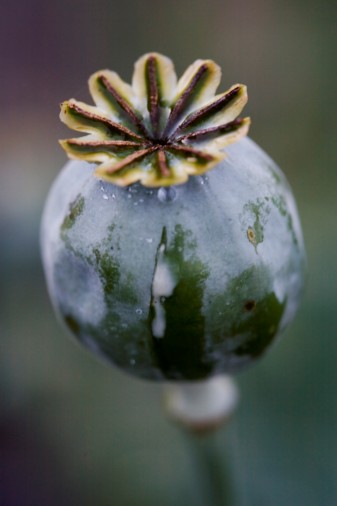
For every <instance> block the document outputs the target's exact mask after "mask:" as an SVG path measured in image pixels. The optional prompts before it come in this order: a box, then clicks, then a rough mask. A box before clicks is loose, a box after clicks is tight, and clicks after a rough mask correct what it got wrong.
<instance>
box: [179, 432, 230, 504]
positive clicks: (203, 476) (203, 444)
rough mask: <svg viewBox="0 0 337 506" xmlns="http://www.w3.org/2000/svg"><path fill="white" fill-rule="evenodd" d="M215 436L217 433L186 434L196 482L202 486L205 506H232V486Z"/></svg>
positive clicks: (219, 443) (220, 447)
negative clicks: (194, 468) (193, 463)
mask: <svg viewBox="0 0 337 506" xmlns="http://www.w3.org/2000/svg"><path fill="white" fill-rule="evenodd" d="M217 435H218V434H217V432H213V433H210V434H207V435H198V434H193V433H188V434H187V439H188V443H189V446H190V447H191V451H192V455H193V461H194V462H195V466H196V482H197V483H200V484H202V488H203V495H204V504H205V506H233V493H232V484H231V480H230V476H229V473H228V470H227V469H225V466H224V455H223V453H224V452H223V449H222V445H221V441H219V439H218V437H217ZM226 467H227V466H226Z"/></svg>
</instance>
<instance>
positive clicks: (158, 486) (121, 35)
mask: <svg viewBox="0 0 337 506" xmlns="http://www.w3.org/2000/svg"><path fill="white" fill-rule="evenodd" d="M336 26H337V5H336V3H335V2H334V1H332V0H331V1H329V0H322V1H321V2H317V1H313V0H293V1H292V2H290V1H286V0H284V1H281V0H270V1H267V0H251V1H249V0H237V1H235V2H229V1H224V0H221V1H220V0H208V1H206V0H193V1H192V0H174V1H170V0H167V1H166V2H159V1H155V0H142V1H131V0H124V1H123V2H117V1H116V0H95V1H91V0H81V1H80V0H72V1H71V2H66V1H65V0H59V1H58V2H45V1H43V0H30V1H28V2H24V1H23V0H17V1H16V2H10V1H9V0H4V1H3V3H2V8H1V17H0V41H1V44H0V47H1V49H0V69H1V73H0V83H1V96H0V102H1V114H2V121H1V124H0V131H1V134H0V149H1V162H0V170H1V172H0V174H1V184H0V193H1V199H0V230H1V248H0V257H1V261H0V272H1V285H0V290H1V304H0V312H1V320H0V331H1V341H0V343H1V356H0V361H1V363H0V383H1V385H0V388H1V397H0V454H1V458H0V460H1V464H0V465H1V469H0V504H1V506H21V505H22V506H31V505H32V506H33V505H34V506H36V505H39V504H44V505H46V506H54V505H55V506H56V505H57V506H59V505H63V506H68V505H77V504H81V505H83V506H89V505H94V504H95V505H100V506H110V505H114V506H135V505H137V506H141V505H146V506H152V505H153V506H155V505H158V504H160V505H162V506H173V505H174V506H180V505H187V504H188V505H196V506H206V505H207V506H211V505H210V504H209V502H208V500H207V498H206V496H205V494H204V491H203V490H202V486H201V484H200V480H199V478H198V475H197V469H196V463H195V461H194V458H193V454H191V452H190V448H189V446H188V445H187V444H186V442H185V441H184V437H183V434H182V433H181V432H180V430H178V428H177V427H176V426H174V425H172V424H171V423H170V422H169V421H167V420H166V418H165V416H164V414H163V412H162V406H161V391H160V387H159V386H158V385H154V384H150V383H146V382H143V381H137V380H135V379H133V378H130V377H128V376H126V375H124V374H123V373H121V372H119V371H117V370H112V369H109V368H108V367H107V366H103V365H102V364H101V363H100V362H99V361H98V360H96V359H95V358H93V357H92V356H90V355H89V354H88V353H87V352H86V351H84V350H82V349H81V348H80V347H79V346H77V345H75V344H74V343H73V342H72V341H71V339H69V337H68V336H67V335H66V334H65V332H64V331H63V329H62V328H61V327H60V326H59V325H58V323H57V322H56V320H55V317H54V315H53V312H52V309H51V306H50V303H49V300H48V296H47V293H46V288H45V283H44V279H43V274H42V270H41V263H40V254H39V221H40V216H41V212H42V208H43V203H44V200H45V197H46V194H47V192H48V188H49V186H50V184H51V183H52V181H53V179H54V178H55V177H56V175H57V174H58V172H59V170H60V168H61V167H62V165H63V164H64V163H65V161H66V159H65V155H64V153H63V152H62V151H61V149H60V148H59V146H58V143H57V139H59V138H62V137H64V136H67V135H68V131H67V129H66V128H65V127H64V126H63V125H62V124H61V123H60V122H59V119H58V114H59V103H60V102H61V101H62V100H64V99H68V98H70V97H75V98H77V99H79V100H84V101H86V100H89V101H90V99H89V96H88V91H87V86H86V81H87V78H88V76H89V75H90V74H91V73H92V72H93V71H95V70H98V69H100V68H106V67H107V68H112V69H114V70H117V71H118V72H119V73H120V74H121V76H122V77H123V78H124V79H125V80H127V81H129V80H130V77H131V73H132V67H133V62H134V61H135V60H136V59H137V58H138V57H139V56H140V55H141V54H143V53H144V52H147V51H151V50H156V51H159V52H162V53H164V54H167V55H168V56H170V57H171V58H172V59H173V61H174V62H175V64H176V68H177V71H178V74H181V73H182V71H183V70H184V69H185V67H186V66H187V65H189V64H190V63H191V62H192V61H194V60H195V59H196V58H212V59H214V60H215V61H216V62H217V63H219V64H220V65H221V67H222V69H223V81H222V85H221V89H226V88H228V87H229V86H230V85H231V84H233V83H235V82H243V83H246V84H247V85H248V91H249V97H250V102H249V105H248V107H247V113H248V114H249V115H251V117H252V121H253V123H252V127H251V132H250V135H251V137H252V138H253V139H254V140H255V141H257V142H258V143H259V144H260V145H261V146H262V147H263V148H264V149H265V150H266V151H267V152H268V153H269V154H270V155H271V156H272V157H273V158H274V159H275V161H276V162H277V163H278V164H279V165H280V166H281V167H282V169H283V170H284V172H285V173H286V175H287V177H288V179H289V181H290V183H291V185H292V187H293V190H294V193H295V196H296V198H297V203H298V208H299V211H300V215H301V218H302V224H303V228H304V235H305V240H306V246H307V252H308V265H309V268H308V272H309V274H308V283H307V289H306V294H305V297H304V301H303V304H302V307H301V310H300V312H299V314H298V316H297V319H296V321H295V322H294V324H293V325H292V326H291V328H290V329H289V330H288V331H287V333H286V335H285V336H284V338H283V339H282V341H281V342H280V343H279V344H278V345H277V346H276V347H275V348H274V349H273V350H272V351H271V352H270V353H269V355H267V357H265V358H264V359H263V360H262V361H261V362H260V363H259V364H258V365H256V367H255V368H252V369H251V370H249V371H247V372H245V373H242V374H241V375H240V376H238V378H237V381H238V383H239V385H240V390H241V404H240V407H239V410H238V411H237V413H236V415H235V417H234V418H233V420H232V421H231V423H230V424H229V426H228V427H227V428H226V429H225V430H222V431H221V432H219V433H218V434H217V436H216V443H217V446H218V452H219V456H220V467H221V468H222V467H223V468H224V467H226V468H227V470H229V473H230V477H231V480H232V482H233V487H234V489H235V500H234V501H233V506H234V505H235V506H281V505H282V506H284V505H287V506H293V505H296V506H297V505H300V506H302V505H305V506H317V505H320V506H333V505H335V504H337V430H336V428H337V396H336V387H337V367H336V362H337V310H336V301H337V289H336V284H337V283H336V280H337V268H336V259H337V226H336V221H337V220H336V218H337V216H336V211H337V205H336V200H337V170H336V162H337V151H336V138H337V123H336V101H335V97H336V91H337V71H336V60H337V58H336V56H337V54H336V45H337V35H336V33H337V32H336Z"/></svg>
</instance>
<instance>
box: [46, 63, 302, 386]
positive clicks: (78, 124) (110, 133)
mask: <svg viewBox="0 0 337 506" xmlns="http://www.w3.org/2000/svg"><path fill="white" fill-rule="evenodd" d="M219 81H220V69H219V67H218V66H217V65H216V64H215V63H214V62H212V61H210V60H198V61H197V62H195V63H194V64H193V65H191V66H190V67H189V68H188V69H187V71H186V72H185V73H184V74H183V76H182V77H181V78H180V79H179V80H178V81H177V79H176V75H175V72H174V69H173V65H172V62H171V61H170V60H169V59H168V58H166V57H164V56H162V55H159V54H157V53H150V54H147V55H145V56H143V57H142V58H140V60H138V62H137V63H136V65H135V72H134V76H133V80H132V85H131V86H130V85H128V84H126V83H125V82H123V81H122V80H121V79H120V78H119V76H118V75H117V74H115V73H114V72H111V71H106V70H104V71H100V72H97V73H95V74H94V75H93V76H92V77H91V78H90V81H89V86H90V91H91V94H92V96H93V99H94V101H95V104H96V105H95V106H88V105H86V104H83V103H80V102H78V101H76V100H74V99H71V100H69V101H68V102H65V103H64V104H62V110H61V119H62V120H63V121H64V122H65V123H66V124H67V125H68V126H69V127H70V128H73V129H75V130H77V131H81V132H85V134H86V135H85V136H83V137H80V138H75V139H69V140H65V141H61V144H62V146H63V147H64V149H65V150H66V151H67V153H68V155H69V156H70V158H73V159H74V160H73V161H71V162H69V163H68V164H67V165H66V166H65V167H64V169H63V170H62V171H61V173H60V175H59V176H58V178H57V179H56V181H55V183H54V185H53V186H52V188H51V191H50V194H49V196H48V199H47V203H46V206H45V210H44V214H43V220H42V230H41V243H42V253H43V263H44V268H45V272H46V277H47V283H48V288H49V293H50V296H51V299H52V301H53V304H54V307H55V309H56V311H57V313H58V314H59V316H60V317H61V319H62V320H63V321H64V322H65V324H66V325H67V327H68V328H69V329H70V331H71V332H72V333H73V334H74V335H75V336H76V337H77V338H78V339H79V340H80V341H81V342H82V343H83V344H84V345H86V346H87V347H89V348H90V349H91V350H92V351H94V352H95V353H97V354H99V355H101V356H104V357H105V358H106V359H108V360H110V361H111V362H112V363H114V364H116V365H117V366H119V367H121V368H122V369H124V370H126V371H128V372H130V373H132V374H135V375H137V376H140V377H143V378H148V379H154V380H166V379H170V380H180V381H181V380H198V379H205V378H208V377H211V376H213V375H215V374H220V373H230V372H235V371H237V370H240V369H241V368H243V367H245V366H247V365H249V364H251V363H252V362H254V361H255V359H257V358H258V357H260V356H261V355H262V354H263V353H264V352H265V351H266V350H267V348H268V347H269V346H270V344H271V343H272V342H273V341H274V340H275V338H276V337H277V336H278V335H279V334H280V333H281V332H282V331H283V330H284V329H285V327H286V326H287V325H288V324H289V323H290V322H291V320H292V319H293V317H294V315H295V312H296V310H297V307H298V305H299V301H300V298H301V294H302V289H303V278H304V264H305V253H304V246H303V240H302V233H301V228H300V223H299V218H298V215H297V211H296V206H295V203H294V199H293V196H292V194H291V190H290V188H289V185H288V183H287V181H286V179H285V177H284V175H283V174H282V172H281V171H280V169H279V168H278V167H277V166H276V165H275V163H274V162H273V161H272V160H271V159H270V158H269V157H268V156H267V155H266V154H265V153H264V152H263V151H262V150H261V148H259V147H258V146H257V145H256V144H255V143H254V142H253V141H251V140H250V139H248V138H247V137H245V134H246V133H247V131H248V127H249V122H250V121H249V119H248V118H238V117H237V116H238V114H240V112H241V110H242V108H243V106H244V104H245V103H246V100H247V93H246V88H245V86H243V85H240V84H237V85H234V86H232V87H231V88H230V89H229V90H228V91H226V92H224V93H221V94H219V95H215V91H216V89H217V87H218V84H219Z"/></svg>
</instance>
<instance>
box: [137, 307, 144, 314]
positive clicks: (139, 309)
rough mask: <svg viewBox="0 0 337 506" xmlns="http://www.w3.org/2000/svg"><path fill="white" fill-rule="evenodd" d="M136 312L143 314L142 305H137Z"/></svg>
mask: <svg viewBox="0 0 337 506" xmlns="http://www.w3.org/2000/svg"><path fill="white" fill-rule="evenodd" d="M136 313H137V314H139V315H141V314H143V310H142V309H141V308H140V307H137V309H136Z"/></svg>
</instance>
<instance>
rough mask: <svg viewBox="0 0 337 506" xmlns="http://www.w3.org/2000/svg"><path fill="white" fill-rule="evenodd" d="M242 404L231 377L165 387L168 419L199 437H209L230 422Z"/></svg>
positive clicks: (217, 377)
mask: <svg viewBox="0 0 337 506" xmlns="http://www.w3.org/2000/svg"><path fill="white" fill-rule="evenodd" d="M238 401H239V391H238V388H237V386H236V384H235V383H234V381H233V380H232V378H230V377H229V376H216V377H214V378H211V379H209V380H206V381H196V382H190V383H172V384H168V385H165V387H164V406H165V409H166V412H167V414H168V416H169V417H170V418H171V419H172V420H174V421H176V422H177V423H179V424H180V425H182V426H183V427H185V428H186V429H188V430H190V431H192V432H197V433H208V432H210V431H213V430H215V429H216V428H218V427H219V426H220V425H222V424H223V423H224V422H226V421H227V420H228V419H229V418H230V417H231V415H232V414H233V413H234V411H235V409H236V407H237V405H238Z"/></svg>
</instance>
